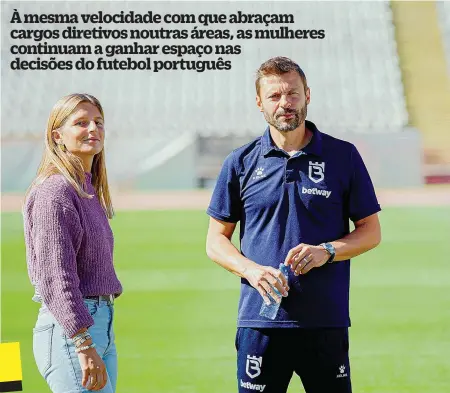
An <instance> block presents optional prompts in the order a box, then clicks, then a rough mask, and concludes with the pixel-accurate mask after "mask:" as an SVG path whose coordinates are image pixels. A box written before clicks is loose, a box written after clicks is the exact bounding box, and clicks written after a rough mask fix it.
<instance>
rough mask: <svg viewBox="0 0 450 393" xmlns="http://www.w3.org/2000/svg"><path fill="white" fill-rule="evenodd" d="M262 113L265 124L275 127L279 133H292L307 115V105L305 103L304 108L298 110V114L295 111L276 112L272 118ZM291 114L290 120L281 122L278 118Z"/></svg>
mask: <svg viewBox="0 0 450 393" xmlns="http://www.w3.org/2000/svg"><path fill="white" fill-rule="evenodd" d="M263 113H264V118H265V119H266V121H267V123H269V124H270V125H271V126H273V127H275V128H276V129H277V130H278V131H280V132H288V131H294V130H295V129H296V128H297V127H298V126H299V125H301V124H302V123H303V122H304V121H305V119H306V115H307V114H308V105H307V104H306V103H305V106H304V107H303V108H302V109H300V112H299V111H297V110H295V109H285V110H283V111H281V112H277V113H276V114H275V115H274V116H269V115H268V114H267V113H266V112H263ZM291 113H292V114H293V115H294V117H293V118H291V119H285V120H284V121H281V119H280V117H281V116H283V115H286V114H291Z"/></svg>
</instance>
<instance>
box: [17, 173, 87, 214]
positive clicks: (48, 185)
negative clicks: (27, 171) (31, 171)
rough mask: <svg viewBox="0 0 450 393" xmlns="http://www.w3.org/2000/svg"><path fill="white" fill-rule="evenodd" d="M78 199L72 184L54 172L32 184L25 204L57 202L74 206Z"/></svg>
mask: <svg viewBox="0 0 450 393" xmlns="http://www.w3.org/2000/svg"><path fill="white" fill-rule="evenodd" d="M78 199H79V196H78V193H77V192H76V190H75V188H74V187H73V185H72V184H70V183H69V182H68V181H67V179H66V178H65V177H64V176H63V175H61V174H54V175H51V176H49V177H47V178H46V179H44V180H43V181H42V182H40V183H37V184H34V185H33V187H32V188H31V190H30V193H29V194H28V198H27V200H26V203H25V204H26V205H29V204H30V203H31V204H33V205H34V204H36V203H39V204H42V203H44V204H55V203H56V204H57V203H59V204H61V205H64V206H66V207H72V206H73V207H75V205H76V204H77V201H78Z"/></svg>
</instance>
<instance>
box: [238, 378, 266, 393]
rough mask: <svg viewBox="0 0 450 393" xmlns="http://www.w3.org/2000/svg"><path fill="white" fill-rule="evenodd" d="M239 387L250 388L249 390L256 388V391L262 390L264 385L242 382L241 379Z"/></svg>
mask: <svg viewBox="0 0 450 393" xmlns="http://www.w3.org/2000/svg"><path fill="white" fill-rule="evenodd" d="M241 387H242V388H246V389H250V390H256V391H257V392H264V389H265V388H266V385H257V384H255V383H251V382H244V381H243V380H242V379H241Z"/></svg>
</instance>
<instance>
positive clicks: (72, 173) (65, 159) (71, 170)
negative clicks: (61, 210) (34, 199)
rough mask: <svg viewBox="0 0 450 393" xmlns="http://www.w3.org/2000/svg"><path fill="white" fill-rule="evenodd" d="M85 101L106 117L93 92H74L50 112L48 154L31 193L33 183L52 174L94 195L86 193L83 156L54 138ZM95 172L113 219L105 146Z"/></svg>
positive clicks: (101, 197) (80, 192) (94, 180)
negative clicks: (54, 134) (79, 156)
mask: <svg viewBox="0 0 450 393" xmlns="http://www.w3.org/2000/svg"><path fill="white" fill-rule="evenodd" d="M82 102H88V103H90V104H92V105H94V106H96V107H97V108H98V110H99V111H100V113H101V115H102V117H103V118H104V114H103V108H102V106H101V104H100V102H99V101H98V100H97V99H96V98H95V97H93V96H91V95H89V94H70V95H68V96H65V97H63V98H61V99H60V100H59V101H58V102H57V103H56V104H55V106H54V107H53V109H52V111H51V112H50V116H49V118H48V124H47V131H46V137H45V148H44V154H43V156H42V160H41V163H40V165H39V168H38V171H37V175H36V178H35V179H34V181H33V183H32V184H31V186H30V188H29V189H28V191H27V194H28V192H29V191H30V190H31V188H32V187H33V186H35V185H38V184H41V183H42V182H43V181H44V180H45V179H47V178H48V177H49V176H52V175H54V174H61V175H63V176H64V177H65V178H66V180H67V181H68V182H69V183H70V184H71V185H72V186H73V187H74V188H75V190H76V191H77V193H78V195H79V196H80V197H82V198H92V197H93V195H90V194H88V193H87V192H86V190H87V188H86V176H85V173H84V168H83V164H82V161H81V159H80V158H78V157H77V156H76V155H74V154H72V153H70V152H69V151H67V150H66V148H65V146H64V145H60V144H57V143H56V142H55V140H54V139H53V131H54V130H57V129H58V128H60V127H61V126H63V125H64V123H65V121H66V120H67V118H68V117H69V116H70V115H71V114H72V113H73V112H74V110H75V108H76V107H77V105H78V104H80V103H82ZM91 173H92V185H93V186H94V189H95V191H96V193H97V196H98V199H99V201H100V204H101V205H102V207H103V209H104V210H105V213H106V215H107V216H108V218H112V216H113V215H114V210H113V207H112V203H111V196H110V194H109V187H108V178H107V176H106V164H105V148H103V149H102V151H101V152H100V153H98V154H96V155H95V156H94V160H93V162H92V169H91Z"/></svg>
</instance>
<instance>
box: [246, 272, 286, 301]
mask: <svg viewBox="0 0 450 393" xmlns="http://www.w3.org/2000/svg"><path fill="white" fill-rule="evenodd" d="M243 276H244V278H245V279H246V280H247V281H248V282H249V283H250V284H251V285H252V287H253V288H255V289H256V290H257V291H258V292H259V294H260V295H261V296H262V298H263V299H264V302H265V303H266V304H267V305H269V304H270V303H271V301H270V299H269V296H271V297H272V298H273V299H274V300H275V301H276V302H277V303H280V302H281V297H280V296H278V295H277V294H276V292H275V291H274V290H273V287H275V288H276V289H277V290H278V292H280V293H281V294H282V295H283V296H285V297H286V296H287V295H288V290H289V286H288V283H287V281H286V277H284V274H283V273H281V271H280V270H278V269H275V268H273V267H271V266H261V265H258V264H256V263H255V265H254V266H252V267H249V268H247V269H245V271H244V272H243Z"/></svg>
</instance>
